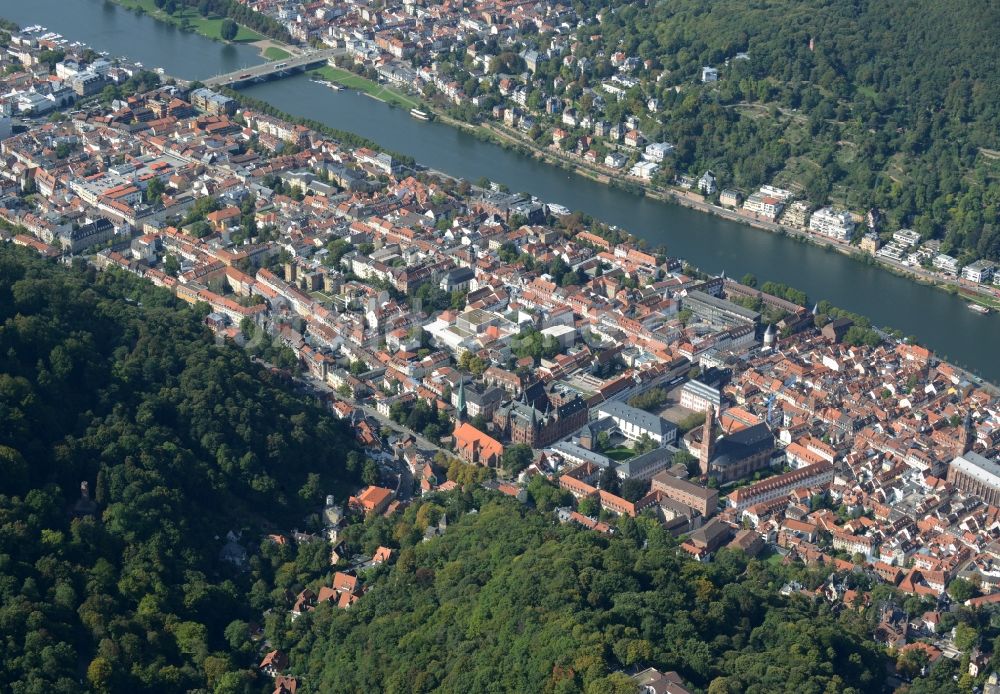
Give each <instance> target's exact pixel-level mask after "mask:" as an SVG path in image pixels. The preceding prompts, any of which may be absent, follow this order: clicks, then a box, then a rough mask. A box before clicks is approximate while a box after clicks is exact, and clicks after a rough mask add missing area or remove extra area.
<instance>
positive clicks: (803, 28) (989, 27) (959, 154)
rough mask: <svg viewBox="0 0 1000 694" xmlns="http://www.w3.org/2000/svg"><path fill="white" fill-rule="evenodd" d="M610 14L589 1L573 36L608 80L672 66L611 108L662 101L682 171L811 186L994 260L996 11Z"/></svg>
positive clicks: (940, 7)
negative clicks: (649, 65) (640, 65)
mask: <svg viewBox="0 0 1000 694" xmlns="http://www.w3.org/2000/svg"><path fill="white" fill-rule="evenodd" d="M611 5H612V8H609V7H608V5H607V4H606V3H603V2H602V3H587V8H588V11H590V12H591V13H594V14H596V13H598V12H599V13H600V15H601V24H600V26H599V27H595V26H594V25H588V26H586V27H585V28H582V29H581V30H580V31H579V35H580V36H584V35H585V40H583V41H581V45H580V47H579V49H578V51H577V55H578V57H582V56H586V57H590V58H591V59H592V60H593V61H594V63H595V65H596V74H598V75H600V74H602V73H603V74H606V75H610V74H611V73H612V72H613V69H612V68H611V67H610V65H609V64H608V61H609V60H610V57H611V56H612V55H613V53H615V52H617V51H621V52H623V53H624V54H625V55H632V56H638V57H640V58H642V59H649V60H652V61H653V64H654V66H655V67H654V70H657V71H662V74H661V75H660V79H659V80H658V81H653V82H652V83H649V82H644V83H643V86H642V89H641V90H640V91H639V92H635V93H633V92H630V94H629V96H628V98H627V99H626V100H625V101H624V102H619V103H612V104H610V105H609V107H608V110H609V112H613V111H620V110H622V109H628V110H629V111H631V112H633V113H640V114H642V113H644V112H645V105H644V99H645V98H646V97H648V96H650V95H652V96H657V97H658V98H659V99H660V101H661V103H662V109H661V112H660V113H659V114H657V117H656V118H655V119H649V120H644V127H647V126H648V130H649V131H650V134H651V138H652V139H654V140H655V139H659V138H663V139H667V140H669V141H672V142H675V143H676V144H677V162H676V163H677V167H678V168H680V169H682V170H683V169H690V170H694V171H702V170H704V169H707V168H711V169H713V170H714V171H716V173H719V172H721V174H722V179H723V181H724V182H725V184H728V185H737V186H743V187H745V188H751V187H754V186H757V185H760V184H761V183H765V182H771V181H775V182H777V183H778V184H785V185H801V186H802V187H803V188H804V190H805V191H806V194H807V195H808V197H809V198H810V199H811V200H812V201H813V202H814V203H816V204H822V203H825V202H828V201H834V202H837V203H840V204H843V205H847V206H849V207H851V208H854V209H862V210H863V209H866V208H869V207H872V206H875V207H879V208H881V209H882V210H884V211H885V212H887V213H888V228H889V229H890V230H892V229H893V228H899V227H901V226H912V227H913V228H915V229H916V230H917V231H919V232H921V234H922V235H923V236H924V237H932V236H936V237H940V238H942V239H944V240H945V249H944V250H945V251H947V252H952V253H954V254H955V255H959V256H961V255H964V256H966V257H967V258H970V257H972V256H984V257H989V258H992V259H1000V223H998V213H1000V151H998V150H1000V70H998V69H1000V44H998V42H997V41H996V39H995V37H996V36H997V35H1000V6H998V5H997V4H996V3H989V2H987V3H984V2H975V1H973V0H958V1H957V2H948V3H941V2H935V1H934V0H911V1H910V2H883V1H881V0H760V1H757V2H745V1H742V0H713V1H712V2H703V1H701V0H670V1H669V2H666V1H664V2H650V3H648V5H643V4H641V3H621V2H613V3H611ZM594 37H597V38H594ZM552 65H553V63H551V62H550V63H549V64H548V66H549V68H550V69H551V67H552ZM702 66H712V67H715V68H718V70H719V81H718V82H717V83H714V84H708V85H702V84H700V74H701V73H700V71H701V67H702ZM658 74H659V73H658ZM675 87H679V90H677V89H675ZM612 101H614V100H612ZM652 121H657V123H655V124H654V123H653V122H652Z"/></svg>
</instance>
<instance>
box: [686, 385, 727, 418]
mask: <svg viewBox="0 0 1000 694" xmlns="http://www.w3.org/2000/svg"><path fill="white" fill-rule="evenodd" d="M721 403H722V393H721V392H720V391H719V389H718V388H713V387H712V386H709V385H705V384H704V383H702V382H701V381H688V382H687V383H685V384H684V386H683V387H682V388H681V401H680V406H681V407H684V408H687V409H689V410H694V411H695V412H704V411H705V410H707V409H708V408H709V406H711V407H712V409H713V410H715V412H716V413H718V412H719V407H720V405H721Z"/></svg>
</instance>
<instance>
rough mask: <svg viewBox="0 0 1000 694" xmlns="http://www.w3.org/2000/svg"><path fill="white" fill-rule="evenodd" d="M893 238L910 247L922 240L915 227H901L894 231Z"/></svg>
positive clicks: (901, 244) (905, 246)
mask: <svg viewBox="0 0 1000 694" xmlns="http://www.w3.org/2000/svg"><path fill="white" fill-rule="evenodd" d="M892 240H893V241H895V242H896V243H898V244H899V245H900V246H903V247H904V248H909V247H910V246H915V245H917V243H918V242H919V241H920V234H918V233H917V232H915V231H914V230H913V229H900V230H899V231H897V232H894V233H893V235H892Z"/></svg>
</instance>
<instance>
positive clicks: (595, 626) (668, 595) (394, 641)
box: [280, 489, 884, 694]
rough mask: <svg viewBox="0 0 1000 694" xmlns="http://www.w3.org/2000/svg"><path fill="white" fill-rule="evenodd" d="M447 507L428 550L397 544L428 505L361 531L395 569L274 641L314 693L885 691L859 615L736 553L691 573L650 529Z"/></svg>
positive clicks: (457, 502)
mask: <svg viewBox="0 0 1000 694" xmlns="http://www.w3.org/2000/svg"><path fill="white" fill-rule="evenodd" d="M534 491H537V489H535V490H534ZM480 494H481V492H476V495H477V496H478V495H480ZM443 503H444V504H445V505H444V506H442V507H441V508H438V509H436V511H437V513H440V512H446V513H447V517H448V518H449V520H450V523H449V526H448V530H447V532H446V533H445V534H444V535H443V536H442V537H440V538H437V539H435V540H432V541H430V542H420V541H419V538H420V537H421V533H419V532H418V533H417V534H416V536H415V538H416V541H415V542H413V541H411V540H409V539H407V538H412V537H414V535H413V533H412V529H413V524H414V523H416V524H417V525H418V526H419V525H420V522H421V519H423V520H424V521H425V522H426V521H427V519H428V518H430V519H431V520H433V517H434V515H435V514H433V513H430V512H428V511H426V510H424V509H426V508H427V506H424V507H422V509H421V510H420V511H417V512H416V513H415V514H411V513H409V511H408V513H407V514H405V515H404V516H403V517H402V518H400V519H397V520H396V521H394V525H393V524H391V523H390V522H389V521H388V520H385V519H380V520H379V521H378V524H381V526H382V527H381V528H379V527H372V528H370V529H369V532H371V533H374V534H378V533H381V534H382V535H383V536H384V537H387V538H392V537H396V538H404V540H403V542H402V544H403V548H402V550H401V552H400V554H399V559H398V561H397V563H396V565H395V566H394V567H393V568H392V570H391V571H389V572H385V573H383V574H382V575H380V576H379V577H377V578H374V579H373V580H371V581H370V584H371V585H372V586H373V587H372V589H371V590H370V591H369V592H368V593H367V594H366V595H365V596H364V597H363V598H362V599H361V600H360V601H359V602H358V603H357V604H355V605H354V606H352V607H351V609H350V610H346V611H343V610H336V609H326V608H320V609H317V610H315V611H313V612H312V613H310V614H308V615H304V616H303V617H300V618H299V619H298V620H297V621H295V622H294V624H291V625H290V626H289V630H288V631H287V633H286V635H285V637H284V640H285V643H280V645H281V646H282V647H286V648H291V657H292V665H291V667H292V669H293V670H294V671H295V672H296V674H298V675H299V676H300V677H301V678H302V680H303V683H304V686H307V687H308V691H310V692H362V691H367V692H385V693H387V694H389V693H403V692H406V693H410V692H413V693H417V692H431V691H435V692H455V693H456V694H457V693H465V692H539V693H541V692H550V693H554V692H566V693H568V692H587V693H588V694H619V693H620V694H634V692H635V684H634V683H633V682H631V681H630V680H629V679H628V678H626V677H624V675H622V674H619V673H618V672H617V671H619V670H620V669H621V668H625V667H628V666H642V667H646V666H650V665H653V666H657V667H659V668H660V669H661V670H664V671H666V670H677V671H678V672H679V673H680V674H681V675H682V676H683V677H684V678H685V679H687V680H688V681H689V682H691V683H692V684H693V685H694V686H696V687H698V688H700V689H701V690H702V691H706V690H707V691H708V692H711V693H713V694H727V693H732V694H737V693H738V692H740V693H744V692H745V693H754V694H765V693H766V694H774V693H776V692H790V693H794V694H823V693H824V692H829V693H830V694H833V693H834V692H836V694H849V693H854V694H860V693H861V692H879V691H881V689H882V681H883V678H884V670H883V667H884V666H883V660H882V659H881V657H880V656H879V655H878V652H877V651H876V649H875V646H874V643H873V642H871V641H870V640H868V639H867V638H866V635H865V630H866V629H867V628H868V627H867V626H866V625H867V622H866V617H865V616H863V615H862V614H859V613H856V612H853V611H850V610H847V611H845V612H843V613H841V615H840V616H839V617H834V616H833V615H832V614H831V612H830V611H829V610H828V609H827V608H826V607H823V606H820V605H819V604H816V603H811V602H808V601H806V600H804V599H801V598H795V599H793V600H791V601H789V600H786V599H785V598H782V597H781V596H780V595H779V589H780V588H781V585H782V580H783V579H782V578H781V577H780V571H779V570H776V569H774V568H772V567H771V565H769V564H767V563H762V562H751V563H748V562H747V560H746V558H745V555H743V553H742V552H732V551H729V550H723V551H721V552H720V553H719V554H718V556H717V558H716V559H715V560H714V561H713V562H712V563H711V564H699V563H697V562H694V561H690V560H687V559H683V558H681V557H679V556H678V554H677V549H676V544H675V541H674V540H673V539H672V538H670V536H669V535H668V534H667V533H666V532H665V531H664V530H663V529H662V528H661V527H660V525H659V524H658V523H657V522H656V521H653V520H650V519H647V518H642V517H640V518H638V519H636V520H632V519H628V518H623V519H622V520H620V521H619V536H617V537H616V538H614V539H607V538H605V537H603V536H601V535H598V534H596V533H593V532H591V531H587V530H582V529H578V528H576V527H571V526H558V525H556V524H554V522H553V517H552V515H551V514H541V513H539V512H537V511H525V510H524V509H523V507H521V506H520V505H519V504H518V503H516V502H514V501H513V500H511V499H501V500H488V499H487V500H485V501H484V500H483V499H482V498H477V499H475V500H474V499H473V496H472V495H469V494H466V495H465V497H464V498H463V497H462V495H461V494H459V493H453V495H452V496H450V497H448V499H447V501H445V502H443ZM479 504H481V507H480V508H479V512H478V513H475V514H471V513H470V514H467V515H464V516H462V517H461V520H460V521H458V522H456V521H455V519H456V518H458V517H459V515H460V514H461V513H462V512H463V511H467V510H468V508H469V506H470V505H479Z"/></svg>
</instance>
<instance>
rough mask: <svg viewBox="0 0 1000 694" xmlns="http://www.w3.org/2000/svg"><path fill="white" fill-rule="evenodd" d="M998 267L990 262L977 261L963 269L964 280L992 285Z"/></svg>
mask: <svg viewBox="0 0 1000 694" xmlns="http://www.w3.org/2000/svg"><path fill="white" fill-rule="evenodd" d="M995 268H996V266H995V265H994V264H993V263H992V262H991V261H989V260H977V261H976V262H974V263H970V264H969V265H966V266H965V267H964V268H962V278H963V279H966V280H969V281H970V282H976V283H990V282H992V281H993V273H994V272H995Z"/></svg>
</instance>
